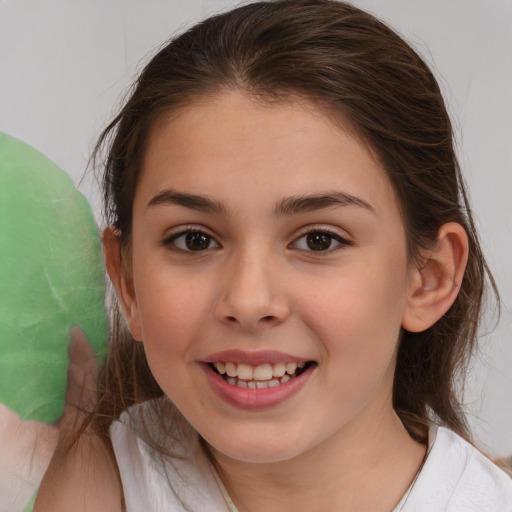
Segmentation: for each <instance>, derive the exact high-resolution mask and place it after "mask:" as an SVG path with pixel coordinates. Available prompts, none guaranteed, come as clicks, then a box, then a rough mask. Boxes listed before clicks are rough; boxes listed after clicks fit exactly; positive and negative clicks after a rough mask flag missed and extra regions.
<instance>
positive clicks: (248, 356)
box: [203, 350, 311, 366]
mask: <svg viewBox="0 0 512 512" xmlns="http://www.w3.org/2000/svg"><path fill="white" fill-rule="evenodd" d="M203 361H204V362H205V363H217V362H223V363H227V362H230V363H236V364H250V365H253V366H258V365H261V364H266V363H270V364H272V363H292V362H294V363H301V362H304V363H306V362H308V361H311V359H308V358H305V357H299V356H294V355H291V354H286V353H284V352H279V351H276V350H258V351H255V352H247V351H245V350H224V351H222V352H215V353H214V354H210V355H208V356H207V357H205V358H204V359H203Z"/></svg>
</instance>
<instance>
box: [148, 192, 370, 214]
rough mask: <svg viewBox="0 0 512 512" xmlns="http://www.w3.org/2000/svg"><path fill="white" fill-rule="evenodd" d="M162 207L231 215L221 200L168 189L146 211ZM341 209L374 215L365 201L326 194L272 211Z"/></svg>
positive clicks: (295, 200)
mask: <svg viewBox="0 0 512 512" xmlns="http://www.w3.org/2000/svg"><path fill="white" fill-rule="evenodd" d="M160 205H176V206H183V207H185V208H189V209H191V210H197V211H200V212H204V213H214V214H217V215H228V208H227V207H226V206H225V205H224V203H222V202H221V201H217V200H214V199H211V198H209V197H208V196H202V195H197V194H188V193H185V192H178V191H176V190H173V189H166V190H162V191H161V192H159V193H158V194H157V195H156V196H154V197H153V198H152V199H151V200H150V201H149V203H148V205H147V208H150V207H154V206H160ZM339 206H357V207H359V208H364V209H366V210H368V211H370V212H372V213H375V210H374V208H373V206H371V205H370V204H369V203H367V202H366V201H364V200H363V199H361V198H359V197H356V196H353V195H352V194H348V193H346V192H338V191H335V192H327V193H323V194H315V195H309V196H308V195H304V196H293V197H286V198H284V199H281V200H280V201H279V202H278V203H277V204H276V205H275V207H274V208H273V211H272V213H273V214H274V215H275V216H291V215H296V214H299V213H304V212H311V211H316V210H324V209H327V208H336V207H339Z"/></svg>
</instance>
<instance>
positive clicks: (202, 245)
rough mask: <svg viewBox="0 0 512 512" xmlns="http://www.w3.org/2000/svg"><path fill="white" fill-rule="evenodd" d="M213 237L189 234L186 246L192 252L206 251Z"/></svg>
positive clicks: (186, 238)
mask: <svg viewBox="0 0 512 512" xmlns="http://www.w3.org/2000/svg"><path fill="white" fill-rule="evenodd" d="M210 241H211V237H209V236H208V235H205V234H204V233H188V234H187V235H186V236H185V245H186V246H187V249H189V250H191V251H204V250H205V249H208V247H209V246H210Z"/></svg>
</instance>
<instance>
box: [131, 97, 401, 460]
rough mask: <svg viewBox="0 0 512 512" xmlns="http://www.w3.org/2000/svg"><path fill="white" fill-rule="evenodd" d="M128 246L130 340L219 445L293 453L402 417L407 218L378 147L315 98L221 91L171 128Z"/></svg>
mask: <svg viewBox="0 0 512 512" xmlns="http://www.w3.org/2000/svg"><path fill="white" fill-rule="evenodd" d="M131 254H132V262H131V272H132V280H133V287H132V283H131V282H128V283H127V284H126V285H125V286H124V290H125V291H124V296H123V301H124V309H125V313H126V315H127V318H128V321H129V325H130V329H131V331H132V334H133V335H134V337H135V338H136V339H139V340H142V341H143V343H144V347H145V351H146V355H147V359H148V362H149V365H150V367H151V370H152V372H153V375H154V376H155V378H156V380H157V381H158V383H159V385H160V386H161V388H162V389H163V390H164V392H165V393H166V394H167V395H168V396H169V397H170V399H171V400H172V401H173V402H174V403H175V404H176V406H177V407H178V408H179V409H180V410H181V412H182V413H183V414H184V416H185V417H186V418H187V419H188V421H189V422H190V423H191V424H192V425H193V426H194V427H195V428H196V429H197V430H198V432H199V433H200V434H201V435H202V436H203V437H204V438H205V439H206V441H207V442H208V443H210V445H212V446H213V447H214V449H215V450H217V451H218V452H220V453H222V454H224V455H227V456H229V457H232V458H235V459H237V460H244V461H258V462H265V461H267V462H271V461H278V460H287V459H291V458H293V457H295V456H298V455H299V454H301V453H305V452H306V451H308V450H310V449H313V448H315V447H317V446H320V445H324V446H325V443H334V442H336V440H337V439H341V438H342V437H343V436H344V435H345V434H347V433H348V432H350V431H356V430H357V431H361V429H363V431H364V429H367V428H368V427H369V426H370V425H374V426H379V424H382V422H385V421H386V419H388V418H389V416H390V415H392V414H393V412H392V385H393V373H394V367H395V357H396V350H397V343H398V339H399V335H400V328H401V323H402V319H403V317H404V314H405V313H406V311H407V308H408V297H409V296H410V294H411V292H410V288H411V284H410V280H409V266H408V260H407V254H406V240H405V233H404V226H403V223H402V219H401V216H400V212H399V208H398V206H397V202H396V199H395V196H394V193H393V191H392V188H391V185H390V183H389V180H388V178H387V176H386V174H385V172H384V170H383V169H382V167H381V165H380V164H379V163H378V162H377V161H376V159H375V158H374V157H373V156H372V154H371V153H370V151H369V149H368V147H367V146H365V145H364V144H363V143H361V142H360V140H358V139H357V138H356V137H355V136H354V135H352V133H351V132H349V131H347V130H344V129H342V128H340V127H339V126H337V125H335V124H334V123H332V122H331V121H330V120H329V118H328V117H327V116H326V115H324V114H322V113H321V112H320V111H319V110H318V109H315V107H314V106H313V105H311V104H307V103H304V102H302V103H300V102H298V101H296V102H292V101H290V102H289V103H280V104H273V105H269V104H264V103H258V102H256V101H254V100H253V99H250V98H248V97H247V96H245V95H243V94H242V93H237V92H232V93H223V94H221V95H218V96H217V97H214V98H208V99H207V100H204V101H203V102H197V103H196V104H193V105H191V106H189V107H187V108H185V109H183V110H182V111H180V112H179V113H178V114H177V115H173V116H172V117H169V118H168V119H164V120H162V121H161V122H160V123H158V124H157V125H156V126H155V128H154V130H153V132H152V135H151V137H150V140H149V144H148V147H147V152H146V157H145V160H144V163H143V169H142V173H141V176H140V181H139V184H138V188H137V192H136V197H135V201H134V210H133V238H132V251H131ZM224 372H225V373H224Z"/></svg>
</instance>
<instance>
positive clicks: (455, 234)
mask: <svg viewBox="0 0 512 512" xmlns="http://www.w3.org/2000/svg"><path fill="white" fill-rule="evenodd" d="M467 260H468V237H467V234H466V232H465V230H464V228H463V227H462V226H461V225H460V224H457V223H455V222H449V223H446V224H443V225H442V226H441V228H440V229H439V232H438V236H437V242H436V245H435V247H434V248H433V249H430V250H429V251H426V253H425V255H424V263H423V265H422V266H421V268H417V269H414V270H413V272H412V275H411V277H410V289H409V298H408V304H407V308H406V311H405V313H404V316H403V319H402V327H403V328H404V329H405V330H407V331H410V332H421V331H424V330H426V329H428V328H429V327H431V326H432V325H434V324H435V323H436V322H437V321H438V320H439V319H440V318H441V317H442V316H443V315H444V314H445V313H446V312H447V311H448V309H450V307H451V305H452V304H453V303H454V301H455V299H456V298H457V295H458V293H459V290H460V286H461V284H462V278H463V277H464V271H465V269H466V264H467Z"/></svg>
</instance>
